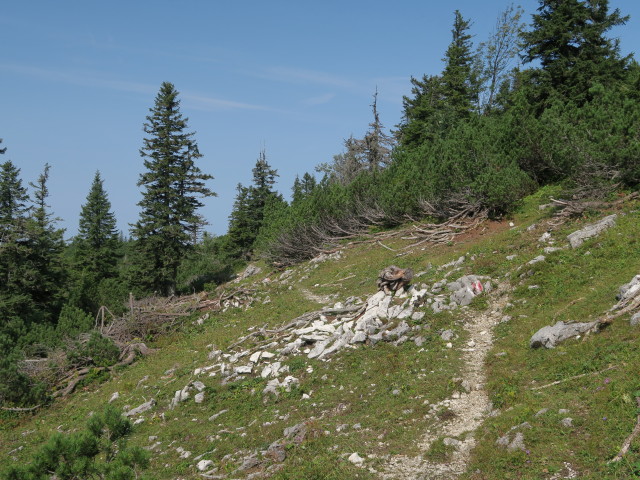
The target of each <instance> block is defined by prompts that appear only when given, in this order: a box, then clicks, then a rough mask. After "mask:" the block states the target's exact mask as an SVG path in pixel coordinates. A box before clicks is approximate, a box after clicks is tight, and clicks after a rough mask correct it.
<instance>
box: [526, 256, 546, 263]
mask: <svg viewBox="0 0 640 480" xmlns="http://www.w3.org/2000/svg"><path fill="white" fill-rule="evenodd" d="M545 260H546V257H545V256H544V255H538V256H537V257H536V258H534V259H533V260H529V261H528V262H527V265H535V264H536V263H540V262H544V261H545Z"/></svg>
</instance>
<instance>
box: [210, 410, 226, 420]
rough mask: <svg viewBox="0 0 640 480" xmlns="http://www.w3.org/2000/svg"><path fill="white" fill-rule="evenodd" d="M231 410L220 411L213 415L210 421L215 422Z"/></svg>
mask: <svg viewBox="0 0 640 480" xmlns="http://www.w3.org/2000/svg"><path fill="white" fill-rule="evenodd" d="M228 411H229V410H227V409H224V410H220V411H219V412H218V413H214V414H213V415H211V416H210V417H209V421H210V422H212V421H214V420H215V419H216V418H218V417H219V416H220V415H222V414H224V413H227V412H228Z"/></svg>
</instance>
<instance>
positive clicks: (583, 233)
mask: <svg viewBox="0 0 640 480" xmlns="http://www.w3.org/2000/svg"><path fill="white" fill-rule="evenodd" d="M617 217H618V215H616V214H613V215H609V216H608V217H604V218H603V219H602V220H600V221H599V222H596V223H592V224H590V225H587V226H585V227H584V228H582V229H581V230H577V231H575V232H573V233H571V234H569V235H567V240H569V243H570V244H571V248H578V247H579V246H580V245H582V244H583V243H584V241H585V240H587V239H589V238H592V237H595V236H597V235H599V234H600V233H602V232H603V231H605V230H607V229H608V228H611V227H614V226H615V225H616V218H617Z"/></svg>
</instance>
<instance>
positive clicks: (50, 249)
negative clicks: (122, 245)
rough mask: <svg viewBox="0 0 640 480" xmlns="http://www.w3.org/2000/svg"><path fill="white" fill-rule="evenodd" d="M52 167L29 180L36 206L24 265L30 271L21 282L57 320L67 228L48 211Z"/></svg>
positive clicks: (29, 225)
mask: <svg viewBox="0 0 640 480" xmlns="http://www.w3.org/2000/svg"><path fill="white" fill-rule="evenodd" d="M49 170H50V167H49V165H48V164H45V166H44V171H43V173H42V174H41V175H40V176H39V177H38V179H37V181H36V182H35V183H29V185H30V186H31V187H32V188H33V198H34V206H33V210H32V214H31V217H30V218H29V221H28V222H27V224H26V225H27V228H26V232H25V233H26V239H27V242H28V243H27V245H26V246H27V247H28V248H27V250H26V252H27V258H26V259H25V260H26V261H25V264H24V267H25V268H26V269H27V271H26V272H25V275H24V278H23V280H22V283H23V288H25V289H26V291H28V292H29V293H30V295H31V297H32V299H33V301H34V302H35V304H36V306H37V308H38V310H39V312H41V313H42V315H43V317H44V318H45V319H47V320H55V319H57V318H58V312H59V311H60V308H61V307H62V302H63V295H64V284H65V281H66V278H67V269H66V266H65V264H64V260H63V253H64V248H65V244H64V239H63V235H64V229H60V228H57V227H56V223H57V221H58V220H59V219H58V218H56V217H54V216H53V214H52V213H51V212H49V208H50V207H49V205H48V204H47V198H48V197H49V188H48V186H47V182H48V181H49ZM27 272H28V273H27Z"/></svg>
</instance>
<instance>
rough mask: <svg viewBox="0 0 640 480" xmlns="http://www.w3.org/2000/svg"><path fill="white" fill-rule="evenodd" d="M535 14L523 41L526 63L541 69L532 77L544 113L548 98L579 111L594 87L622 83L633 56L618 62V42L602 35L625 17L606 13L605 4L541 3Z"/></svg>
mask: <svg viewBox="0 0 640 480" xmlns="http://www.w3.org/2000/svg"><path fill="white" fill-rule="evenodd" d="M538 12H539V13H538V14H536V15H533V23H532V29H531V30H530V31H528V32H525V33H523V34H522V39H523V41H524V47H525V56H524V61H525V62H532V61H534V60H539V61H540V64H541V66H542V68H541V69H535V70H532V71H531V72H530V73H531V75H532V77H533V81H532V82H531V84H532V85H533V87H534V89H535V90H537V99H536V100H537V102H538V103H539V104H541V105H542V107H543V108H544V107H545V106H547V103H548V102H547V99H549V98H551V99H553V98H558V99H560V100H562V101H565V100H570V101H573V102H574V103H575V104H577V105H582V104H583V103H584V102H585V101H588V100H589V99H590V93H589V89H590V88H591V87H592V86H593V85H595V84H596V83H599V84H601V85H603V86H609V85H611V83H612V82H617V81H622V80H623V79H624V77H625V75H626V70H627V68H628V65H629V61H630V58H631V56H628V57H624V58H622V57H621V56H620V46H619V43H620V42H619V40H617V39H610V38H607V37H606V36H605V34H606V33H607V32H608V31H609V30H610V29H611V28H613V27H615V26H618V25H623V24H624V23H625V22H626V21H627V20H628V19H629V17H628V16H622V15H621V14H620V10H618V9H615V10H614V11H613V12H611V13H609V2H608V0H540V6H539V7H538ZM534 101H535V100H534Z"/></svg>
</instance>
